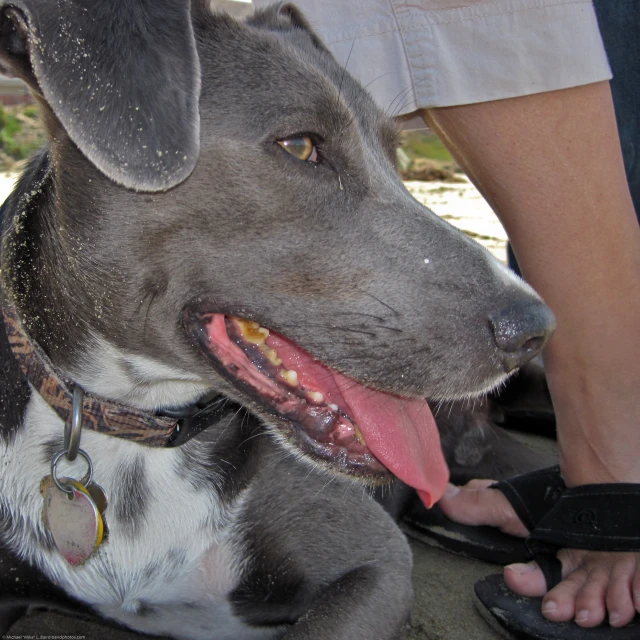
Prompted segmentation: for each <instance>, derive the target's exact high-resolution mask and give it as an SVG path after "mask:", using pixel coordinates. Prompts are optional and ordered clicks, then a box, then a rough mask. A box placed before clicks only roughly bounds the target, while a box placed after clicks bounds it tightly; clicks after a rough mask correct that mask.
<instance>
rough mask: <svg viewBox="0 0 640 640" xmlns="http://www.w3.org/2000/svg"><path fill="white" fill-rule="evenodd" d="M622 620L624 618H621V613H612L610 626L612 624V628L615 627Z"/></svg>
mask: <svg viewBox="0 0 640 640" xmlns="http://www.w3.org/2000/svg"><path fill="white" fill-rule="evenodd" d="M621 618H622V616H621V615H620V614H619V613H617V612H615V611H612V612H611V613H610V614H609V624H610V625H611V626H612V627H615V626H616V625H617V624H618V623H619V622H620V619H621Z"/></svg>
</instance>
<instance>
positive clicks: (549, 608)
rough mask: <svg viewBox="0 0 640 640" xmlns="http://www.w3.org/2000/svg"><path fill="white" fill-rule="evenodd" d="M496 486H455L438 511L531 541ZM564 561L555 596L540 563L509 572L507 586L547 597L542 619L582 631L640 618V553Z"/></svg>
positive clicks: (588, 554)
mask: <svg viewBox="0 0 640 640" xmlns="http://www.w3.org/2000/svg"><path fill="white" fill-rule="evenodd" d="M491 483H492V481H491V480H473V481H471V482H469V483H468V484H467V485H465V486H464V487H454V486H453V485H449V488H448V490H447V492H446V493H445V495H444V497H443V498H442V499H441V500H440V502H439V503H438V505H439V506H440V507H441V508H442V510H443V511H444V513H445V514H446V515H447V516H448V517H449V518H451V519H452V520H454V521H456V522H460V523H462V524H469V525H489V526H494V527H497V528H499V529H500V530H501V531H504V532H505V533H509V534H511V535H514V536H520V537H524V536H526V535H527V530H526V528H525V527H524V525H523V524H522V523H521V522H520V520H519V519H518V517H517V516H516V514H515V512H514V511H513V509H512V508H511V505H510V504H509V502H508V501H507V499H506V498H505V497H504V495H503V494H502V493H501V492H500V491H498V490H497V489H489V488H488V486H489V485H490V484H491ZM558 558H559V559H560V560H561V562H562V577H563V580H562V582H561V583H560V584H558V585H557V586H556V587H554V588H553V589H551V590H550V591H547V585H546V582H545V579H544V575H543V574H542V571H541V570H540V569H539V568H538V566H537V565H536V563H535V562H529V563H527V564H513V565H509V566H507V567H505V569H504V579H505V582H506V583H507V585H508V586H509V588H510V589H512V590H513V591H515V592H516V593H518V594H520V595H523V596H529V597H540V596H544V598H543V601H542V613H543V615H544V616H545V618H547V619H548V620H552V621H556V622H560V621H567V620H571V619H574V620H575V622H576V623H577V624H578V625H580V626H581V627H595V626H598V625H599V624H601V623H602V622H603V621H604V620H605V619H607V618H608V621H609V624H610V625H611V626H612V627H623V626H625V625H627V624H629V623H630V622H631V620H633V617H634V616H635V614H636V612H640V553H612V552H595V551H583V550H573V549H562V550H560V551H559V552H558Z"/></svg>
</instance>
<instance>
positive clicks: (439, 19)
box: [254, 0, 611, 115]
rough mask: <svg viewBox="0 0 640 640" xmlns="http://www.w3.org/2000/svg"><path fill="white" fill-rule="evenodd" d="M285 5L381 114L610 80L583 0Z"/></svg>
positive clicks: (369, 0) (333, 0)
mask: <svg viewBox="0 0 640 640" xmlns="http://www.w3.org/2000/svg"><path fill="white" fill-rule="evenodd" d="M254 4H256V5H258V6H260V5H265V4H268V0H254ZM294 4H296V5H297V6H298V7H299V8H300V9H301V10H302V11H303V13H304V14H305V16H306V17H307V19H308V20H309V22H310V23H311V25H312V26H313V28H314V29H315V30H316V32H317V33H318V35H319V36H320V37H321V38H322V40H324V42H325V43H326V44H327V45H328V46H329V48H330V49H331V51H332V52H333V53H334V55H335V56H336V58H337V59H338V61H339V62H340V64H342V65H346V67H347V70H348V71H349V72H350V73H351V74H352V75H354V76H355V77H356V78H358V79H359V80H360V82H361V83H362V84H363V85H364V86H366V87H367V89H368V90H369V91H370V92H371V93H372V94H373V96H374V98H375V99H376V100H377V102H378V104H379V105H380V106H381V107H382V108H383V109H385V110H387V112H388V113H389V114H390V115H402V114H407V113H410V112H412V111H415V110H416V109H420V108H428V107H445V106H451V105H459V104H470V103H474V102H485V101H487V100H498V99H502V98H511V97H515V96H523V95H528V94H532V93H540V92H543V91H553V90H556V89H565V88H568V87H575V86H579V85H583V84H589V83H592V82H598V81H601V80H608V79H610V78H611V72H610V70H609V65H608V62H607V57H606V54H605V52H604V48H603V45H602V40H601V38H600V32H599V30H598V24H597V21H596V17H595V13H594V11H593V7H592V4H591V0H412V1H411V0H409V1H404V0H294Z"/></svg>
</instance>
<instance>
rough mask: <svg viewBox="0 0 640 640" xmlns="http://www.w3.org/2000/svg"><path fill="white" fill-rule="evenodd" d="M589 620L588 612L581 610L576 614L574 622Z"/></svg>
mask: <svg viewBox="0 0 640 640" xmlns="http://www.w3.org/2000/svg"><path fill="white" fill-rule="evenodd" d="M588 619H589V610H588V609H582V610H581V611H578V613H576V622H578V623H579V622H586V621H587V620H588Z"/></svg>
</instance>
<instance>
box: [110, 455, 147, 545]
mask: <svg viewBox="0 0 640 640" xmlns="http://www.w3.org/2000/svg"><path fill="white" fill-rule="evenodd" d="M116 477H118V478H119V484H120V491H119V493H118V495H117V497H116V499H115V500H114V504H113V514H114V517H115V518H116V520H118V521H119V522H120V524H121V525H122V527H123V529H124V531H125V533H127V534H128V535H130V536H135V535H136V533H137V532H138V530H139V529H140V527H141V526H142V523H143V522H144V518H145V515H146V510H147V505H148V501H149V487H148V485H147V479H146V476H145V461H144V458H143V457H142V455H138V456H136V458H135V459H134V460H133V462H129V463H123V464H121V465H119V466H118V469H117V471H116Z"/></svg>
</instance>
